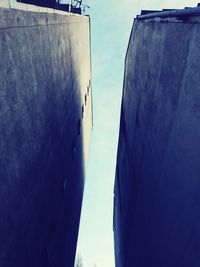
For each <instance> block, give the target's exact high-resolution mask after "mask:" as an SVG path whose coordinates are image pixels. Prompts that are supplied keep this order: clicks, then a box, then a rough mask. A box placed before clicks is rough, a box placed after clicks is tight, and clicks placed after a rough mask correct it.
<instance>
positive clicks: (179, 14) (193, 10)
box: [136, 4, 200, 20]
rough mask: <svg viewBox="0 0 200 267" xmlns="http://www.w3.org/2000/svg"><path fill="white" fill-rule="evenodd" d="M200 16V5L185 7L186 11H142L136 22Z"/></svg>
mask: <svg viewBox="0 0 200 267" xmlns="http://www.w3.org/2000/svg"><path fill="white" fill-rule="evenodd" d="M193 16H200V4H198V6H197V7H185V8H184V9H163V10H159V11H158V10H142V11H141V15H138V16H137V17H136V20H146V19H153V18H172V17H176V18H188V17H193Z"/></svg>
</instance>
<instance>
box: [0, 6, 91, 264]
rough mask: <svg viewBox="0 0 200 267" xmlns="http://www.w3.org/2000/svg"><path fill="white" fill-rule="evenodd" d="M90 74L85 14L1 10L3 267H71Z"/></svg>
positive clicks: (0, 219) (88, 128)
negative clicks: (66, 14)
mask: <svg viewBox="0 0 200 267" xmlns="http://www.w3.org/2000/svg"><path fill="white" fill-rule="evenodd" d="M90 74H91V73H90V30H89V18H88V17H83V16H73V15H72V16H69V15H68V16H62V15H58V14H45V13H35V12H26V11H20V10H11V9H3V8H1V9H0V266H1V267H18V266H20V267H45V266H52V267H55V266H59V267H64V266H66V267H72V266H73V262H74V257H75V249H76V241H77V234H78V227H79V217H80V210H81V203H82V193H83V186H84V167H85V155H86V154H87V152H86V151H87V148H88V143H89V142H88V139H89V135H90V131H91V127H92V125H91V122H92V118H91V82H90V79H91V77H90ZM85 98H86V101H85ZM82 110H83V111H82Z"/></svg>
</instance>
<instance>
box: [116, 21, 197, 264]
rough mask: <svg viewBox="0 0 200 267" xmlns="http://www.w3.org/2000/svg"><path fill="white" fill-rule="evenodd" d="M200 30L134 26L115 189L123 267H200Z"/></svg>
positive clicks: (151, 24) (189, 26) (152, 23)
mask: <svg viewBox="0 0 200 267" xmlns="http://www.w3.org/2000/svg"><path fill="white" fill-rule="evenodd" d="M199 40H200V24H199V23H192V22H187V21H186V22H184V23H183V22H181V21H177V22H170V21H168V22H167V21H164V20H163V21H161V22H159V21H153V20H152V21H149V22H146V21H140V22H138V21H135V22H134V25H133V30H132V34H131V38H130V42H129V47H128V51H127V56H126V62H125V77H124V91H123V100H122V107H121V122H120V136H119V147H118V158H117V168H116V184H115V213H114V231H115V252H116V266H118V267H119V266H120V267H122V266H123V267H144V266H154V267H155V266H156V267H169V266H170V267H172V266H174V267H175V266H176V267H183V266H191V267H197V266H200V257H199V255H200V254H199V252H200V213H199V211H200V90H199V84H200V72H199V69H200V53H199V51H200V42H199Z"/></svg>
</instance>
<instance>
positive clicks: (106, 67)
mask: <svg viewBox="0 0 200 267" xmlns="http://www.w3.org/2000/svg"><path fill="white" fill-rule="evenodd" d="M87 3H88V4H89V5H90V9H89V10H88V11H87V13H89V14H90V16H91V24H92V87H93V108H94V129H93V132H92V139H91V145H90V154H89V162H88V168H87V173H86V181H85V192H84V199H83V206H82V214H81V222H80V230H79V238H78V245H77V253H79V254H80V255H81V257H82V261H83V266H84V267H94V265H95V264H96V267H114V266H115V264H114V243H113V231H112V225H113V188H114V179H115V166H116V156H117V144H118V134H119V119H120V106H121V96H122V84H123V73H124V58H125V53H126V49H127V45H128V39H129V36H130V32H131V27H132V24H133V19H134V17H135V16H136V15H137V14H140V11H141V10H142V9H163V8H183V7H185V6H197V3H198V1H193V0H186V1H183V0H182V1H181V0H162V1H160V0H155V1H150V0H123V1H119V0H116V1H114V0H110V1H108V0H107V1H95V0H88V1H87Z"/></svg>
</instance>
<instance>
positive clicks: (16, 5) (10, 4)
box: [0, 0, 88, 17]
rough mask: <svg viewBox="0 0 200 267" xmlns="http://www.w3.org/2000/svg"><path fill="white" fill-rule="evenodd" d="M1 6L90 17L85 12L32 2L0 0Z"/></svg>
mask: <svg viewBox="0 0 200 267" xmlns="http://www.w3.org/2000/svg"><path fill="white" fill-rule="evenodd" d="M0 8H8V9H16V10H22V11H28V12H38V13H50V14H52V13H54V14H58V15H65V16H78V17H88V16H87V15H83V14H76V13H72V12H68V11H62V10H59V9H54V8H49V7H42V6H36V5H32V4H26V3H20V2H16V1H12V0H0Z"/></svg>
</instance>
